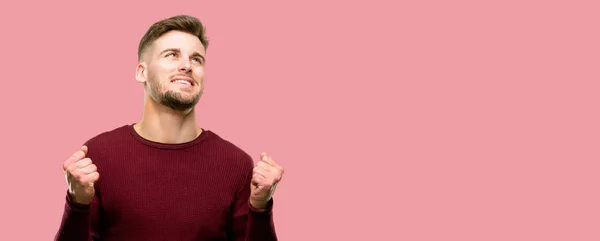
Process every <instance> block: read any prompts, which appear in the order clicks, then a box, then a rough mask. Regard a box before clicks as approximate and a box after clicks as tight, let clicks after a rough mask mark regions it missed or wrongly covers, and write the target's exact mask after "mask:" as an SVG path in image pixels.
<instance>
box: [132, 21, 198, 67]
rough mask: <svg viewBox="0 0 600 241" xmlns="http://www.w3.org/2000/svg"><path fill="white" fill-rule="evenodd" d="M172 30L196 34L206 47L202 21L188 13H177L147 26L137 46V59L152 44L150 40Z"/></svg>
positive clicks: (152, 40)
mask: <svg viewBox="0 0 600 241" xmlns="http://www.w3.org/2000/svg"><path fill="white" fill-rule="evenodd" d="M172 30H176V31H182V32H185V33H189V34H192V35H194V36H197V37H198V39H200V42H201V43H202V45H204V49H206V48H208V39H207V38H206V36H205V32H206V29H205V27H204V25H203V24H202V22H200V20H199V19H198V18H195V17H192V16H189V15H177V16H173V17H170V18H167V19H163V20H160V21H158V22H156V23H154V24H152V26H150V28H148V30H147V31H146V34H144V36H143V37H142V39H141V40H140V44H139V46H138V61H139V60H140V59H141V58H142V54H143V52H144V51H145V50H146V48H148V46H149V45H151V44H152V42H154V41H155V40H156V39H158V38H160V36H162V35H163V34H165V33H167V32H169V31H172Z"/></svg>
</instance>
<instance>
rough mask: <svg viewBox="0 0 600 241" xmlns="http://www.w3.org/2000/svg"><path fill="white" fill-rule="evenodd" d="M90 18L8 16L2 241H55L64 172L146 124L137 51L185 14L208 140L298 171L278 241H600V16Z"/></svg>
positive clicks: (430, 13)
mask: <svg viewBox="0 0 600 241" xmlns="http://www.w3.org/2000/svg"><path fill="white" fill-rule="evenodd" d="M83 2H84V1H72V3H63V2H61V3H58V2H57V1H38V2H32V1H21V2H17V1H13V2H11V4H14V5H13V6H8V3H7V2H2V3H1V4H0V29H1V30H2V35H1V36H2V37H1V38H0V41H1V46H2V51H1V53H2V58H0V61H2V64H1V65H0V66H1V67H0V68H1V72H0V77H1V79H2V92H1V94H0V98H1V99H0V103H1V106H0V107H1V111H2V112H1V113H2V118H1V121H2V124H1V125H0V128H1V129H0V131H1V137H0V138H1V139H0V140H1V142H2V152H1V156H0V160H1V161H2V167H1V169H0V170H1V173H0V190H1V192H2V197H1V199H0V200H1V205H0V207H1V208H2V209H1V214H0V222H1V227H2V229H1V230H2V231H0V240H51V239H52V237H53V235H54V233H55V232H56V230H57V228H58V225H59V222H60V218H61V214H62V211H63V210H62V208H63V203H64V191H65V188H66V185H65V180H64V177H63V173H62V170H61V164H62V162H63V161H64V159H65V158H67V157H68V156H69V155H70V154H71V153H72V152H74V151H76V150H77V149H78V148H79V146H80V144H81V143H82V142H83V141H85V140H87V139H88V138H90V137H91V136H94V135H96V134H98V133H99V132H102V131H105V130H109V129H112V128H114V127H117V126H120V125H123V124H129V123H133V122H136V121H138V120H139V118H140V117H141V110H142V109H141V108H142V101H143V99H142V96H143V92H142V88H141V86H140V85H139V84H138V83H137V82H135V79H134V70H135V64H136V50H137V44H138V41H139V39H140V38H141V36H142V35H143V34H144V32H145V30H146V28H147V27H148V26H149V25H150V24H151V23H153V22H154V21H157V20H159V19H162V18H166V17H170V16H172V15H176V14H181V13H184V14H191V15H194V16H197V17H199V18H200V19H201V20H202V21H203V22H204V23H205V24H206V25H207V29H208V35H209V38H210V40H211V45H210V47H209V49H208V62H207V79H206V89H205V95H204V96H203V97H202V99H201V101H200V104H199V107H198V108H199V109H198V111H199V114H198V116H199V121H200V124H201V125H202V126H203V127H204V128H207V129H210V130H213V131H215V132H217V133H219V134H220V135H222V136H224V137H225V138H227V139H229V140H231V141H232V142H234V143H236V144H237V145H239V146H240V147H242V148H244V149H245V150H246V151H247V152H248V153H250V154H252V155H254V156H255V157H258V154H259V153H260V152H261V151H267V152H269V153H270V154H272V155H273V157H274V158H275V159H276V160H277V161H278V162H280V163H282V164H283V165H284V167H285V168H286V176H285V177H284V179H283V181H282V183H281V184H280V185H279V186H278V189H277V192H276V193H275V198H276V206H275V222H276V228H277V231H278V234H279V237H280V239H281V240H286V241H300V240H303V241H304V240H463V241H464V240H600V231H599V227H600V212H599V211H600V208H599V206H600V205H599V203H600V198H599V195H598V183H599V181H600V175H598V170H599V169H598V168H599V161H600V158H599V157H600V154H599V148H598V146H599V144H600V143H599V142H600V140H599V136H600V135H599V134H600V133H599V123H600V115H599V114H598V113H599V112H598V107H599V101H600V94H598V91H599V87H600V85H599V78H598V77H599V72H600V68H599V64H600V63H599V62H600V61H599V59H600V58H599V56H600V52H599V50H600V48H599V46H600V38H599V37H600V36H599V33H600V32H599V30H598V29H599V27H600V26H599V24H598V23H599V22H600V19H599V18H600V17H598V16H599V15H598V7H599V6H598V4H596V3H594V2H597V1H586V2H584V1H495V3H490V2H491V1H410V2H415V3H409V1H404V2H402V3H397V4H392V3H391V2H393V1H387V2H384V1H374V0H371V1H356V2H354V3H349V1H293V3H290V2H287V3H284V1H253V2H249V1H244V2H242V1H238V2H225V1H220V2H219V3H216V2H217V1H210V2H209V1H174V0H173V1H162V2H161V3H154V4H149V3H148V2H149V1H138V2H135V3H134V2H131V1H128V2H127V3H125V2H123V3H119V4H117V3H116V2H112V3H105V2H103V3H100V2H98V1H93V2H89V1H85V3H83ZM416 2H418V3H416ZM483 2H487V3H483Z"/></svg>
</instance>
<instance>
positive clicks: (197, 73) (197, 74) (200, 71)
mask: <svg viewBox="0 0 600 241" xmlns="http://www.w3.org/2000/svg"><path fill="white" fill-rule="evenodd" d="M194 78H196V79H197V80H204V68H196V69H194Z"/></svg>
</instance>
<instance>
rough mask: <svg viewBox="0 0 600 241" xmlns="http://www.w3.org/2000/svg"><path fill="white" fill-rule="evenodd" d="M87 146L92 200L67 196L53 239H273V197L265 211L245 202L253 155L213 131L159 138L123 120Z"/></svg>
mask: <svg viewBox="0 0 600 241" xmlns="http://www.w3.org/2000/svg"><path fill="white" fill-rule="evenodd" d="M85 145H87V146H88V157H89V158H91V159H92V161H93V162H94V164H96V166H97V167H98V173H100V179H99V180H98V182H96V184H95V185H94V187H95V190H96V195H95V198H94V200H93V201H92V203H91V204H90V205H78V204H76V203H73V202H72V201H71V200H70V199H69V196H68V195H67V196H66V203H65V210H64V214H63V218H62V222H61V225H60V227H59V230H58V232H57V234H56V237H55V238H56V240H69V241H71V240H73V241H90V240H106V241H108V240H145V241H151V240H177V241H183V240H235V241H242V240H245V241H258V240H260V241H270V240H277V237H276V235H275V229H274V225H273V215H272V208H273V199H271V201H270V202H269V204H268V205H267V209H266V210H264V211H258V210H255V209H253V208H252V207H251V206H250V203H249V199H248V198H249V196H250V180H251V178H252V168H253V167H254V162H253V160H252V158H251V157H250V156H249V155H248V154H247V153H245V152H244V151H243V150H241V149H240V148H238V147H237V146H235V145H234V144H232V143H230V142H228V141H226V140H224V139H222V138H221V137H219V136H218V135H217V134H215V133H214V132H211V131H208V130H204V131H203V132H202V133H201V134H200V136H198V138H196V139H195V140H193V141H190V142H188V143H183V144H163V143H156V142H152V141H149V140H146V139H144V138H142V137H141V136H140V135H139V134H137V132H136V131H135V130H134V129H133V125H125V126H122V127H119V128H116V129H114V130H111V131H107V132H104V133H102V134H100V135H97V136H95V137H93V138H91V139H90V140H88V141H87V142H86V143H85Z"/></svg>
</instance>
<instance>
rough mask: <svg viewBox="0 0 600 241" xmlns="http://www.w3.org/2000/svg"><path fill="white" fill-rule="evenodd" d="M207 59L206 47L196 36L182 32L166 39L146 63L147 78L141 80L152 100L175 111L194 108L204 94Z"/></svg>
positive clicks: (158, 42) (150, 51)
mask: <svg viewBox="0 0 600 241" xmlns="http://www.w3.org/2000/svg"><path fill="white" fill-rule="evenodd" d="M205 56H206V50H205V49H204V46H203V45H202V43H201V42H200V40H199V39H198V37H196V36H194V35H191V34H188V33H184V32H180V31H171V32H168V33H166V34H164V35H162V36H161V37H160V38H158V39H157V40H156V41H154V42H153V43H152V46H150V48H149V49H148V50H147V52H146V53H145V54H144V57H143V61H142V62H143V63H145V65H146V68H145V71H146V74H145V75H143V74H142V75H141V76H143V77H142V79H143V80H144V81H145V82H146V87H147V91H149V94H150V97H152V98H153V99H154V101H156V102H157V103H159V104H162V105H164V106H167V107H170V108H172V109H174V110H178V111H186V110H189V109H191V108H193V107H194V106H195V105H196V103H198V100H199V99H200V96H201V95H202V92H203V90H204V86H203V83H204V62H205ZM138 70H139V68H138ZM138 74H139V72H138ZM138 77H139V75H138ZM138 79H139V78H138Z"/></svg>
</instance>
